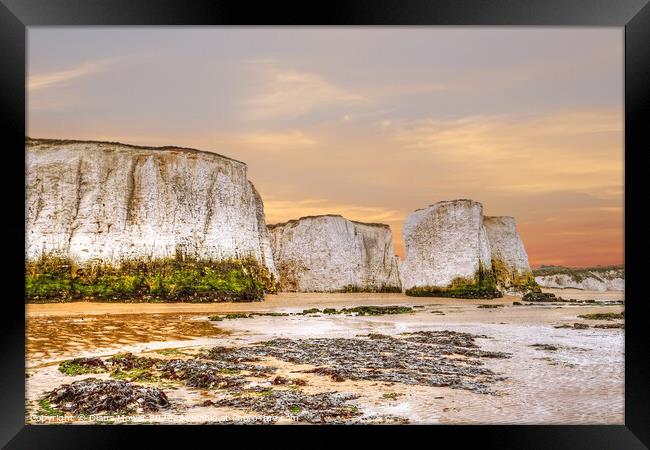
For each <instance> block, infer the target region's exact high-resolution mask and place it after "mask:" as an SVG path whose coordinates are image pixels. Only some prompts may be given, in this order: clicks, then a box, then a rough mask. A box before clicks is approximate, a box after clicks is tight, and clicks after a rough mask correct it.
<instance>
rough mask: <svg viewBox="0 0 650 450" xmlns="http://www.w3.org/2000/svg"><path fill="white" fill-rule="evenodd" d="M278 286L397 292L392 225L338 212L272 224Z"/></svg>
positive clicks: (326, 290) (297, 289)
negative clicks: (344, 216) (355, 218)
mask: <svg viewBox="0 0 650 450" xmlns="http://www.w3.org/2000/svg"><path fill="white" fill-rule="evenodd" d="M268 228H269V232H270V235H271V247H272V249H273V257H274V260H275V263H276V265H277V267H278V271H279V273H280V290H284V291H298V292H335V291H375V292H376V291H399V290H400V279H399V273H398V271H399V269H398V261H397V258H396V257H395V255H394V251H393V238H392V235H391V231H390V227H388V225H383V224H366V223H361V222H353V221H351V220H347V219H345V218H343V217H341V216H338V215H325V216H316V217H303V218H300V219H298V220H292V221H289V222H287V223H282V224H276V225H269V227H268Z"/></svg>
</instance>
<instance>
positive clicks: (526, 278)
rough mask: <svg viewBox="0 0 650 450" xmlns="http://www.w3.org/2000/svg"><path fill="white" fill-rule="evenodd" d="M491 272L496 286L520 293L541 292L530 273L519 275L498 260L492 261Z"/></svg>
mask: <svg viewBox="0 0 650 450" xmlns="http://www.w3.org/2000/svg"><path fill="white" fill-rule="evenodd" d="M492 271H493V273H494V277H495V280H496V284H497V285H499V286H502V287H504V288H505V289H508V290H515V291H521V292H524V293H525V292H542V289H541V288H540V287H539V285H538V284H537V282H536V281H535V277H534V275H533V273H532V271H531V272H528V273H523V274H520V273H519V272H517V271H516V270H514V271H513V270H510V269H508V266H507V265H506V264H505V263H504V262H503V261H501V260H500V259H497V258H493V259H492Z"/></svg>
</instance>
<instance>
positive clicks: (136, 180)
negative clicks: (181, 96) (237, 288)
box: [26, 139, 277, 274]
mask: <svg viewBox="0 0 650 450" xmlns="http://www.w3.org/2000/svg"><path fill="white" fill-rule="evenodd" d="M26 152H27V171H26V175H27V200H26V209H27V211H26V227H27V245H26V257H27V259H28V260H36V259H38V258H40V257H41V256H44V255H45V256H48V255H56V256H60V257H65V258H69V259H71V260H72V261H74V262H77V263H80V264H83V263H86V262H98V261H101V262H105V263H111V264H119V263H121V262H122V261H124V260H129V259H145V258H169V257H177V256H180V257H189V258H197V259H205V260H210V259H217V260H218V259H223V258H240V257H246V256H251V257H254V258H255V259H257V260H258V261H259V262H261V263H262V264H263V265H264V266H265V267H266V268H267V269H268V270H269V271H270V272H271V273H274V274H277V272H276V271H275V266H274V264H273V260H272V258H271V255H270V251H269V250H270V246H269V242H268V234H267V230H266V227H265V226H264V206H263V204H262V201H261V198H260V196H259V194H258V193H257V192H256V190H255V188H254V187H253V185H252V184H251V183H250V182H249V181H248V179H247V178H246V177H247V166H246V164H244V163H243V162H240V161H236V160H234V159H230V158H227V157H225V156H221V155H218V154H215V153H210V152H204V151H199V150H193V149H185V148H177V147H160V148H151V147H137V146H132V145H124V144H119V143H107V142H81V141H59V140H49V139H27V141H26Z"/></svg>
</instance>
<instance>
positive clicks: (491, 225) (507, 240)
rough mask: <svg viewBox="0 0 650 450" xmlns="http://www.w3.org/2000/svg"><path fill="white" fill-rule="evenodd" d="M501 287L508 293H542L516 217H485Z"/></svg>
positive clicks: (493, 266) (484, 223)
mask: <svg viewBox="0 0 650 450" xmlns="http://www.w3.org/2000/svg"><path fill="white" fill-rule="evenodd" d="M483 225H484V226H485V230H486V231H487V236H488V241H489V242H490V251H491V258H492V271H493V273H494V277H495V279H496V283H497V286H498V287H499V288H500V289H501V290H503V291H505V292H508V293H522V292H524V293H525V292H529V291H535V292H539V291H540V289H539V286H538V285H537V283H536V282H535V278H534V277H533V272H532V271H531V269H530V265H529V263H528V254H527V253H526V249H525V248H524V243H523V241H522V240H521V237H519V233H517V228H516V223H515V219H514V217H508V216H501V217H490V216H485V217H484V218H483Z"/></svg>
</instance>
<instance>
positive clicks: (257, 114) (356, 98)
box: [245, 60, 366, 119]
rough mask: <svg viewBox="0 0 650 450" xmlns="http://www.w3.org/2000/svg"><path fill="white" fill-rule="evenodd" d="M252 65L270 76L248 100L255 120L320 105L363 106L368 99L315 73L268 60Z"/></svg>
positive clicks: (302, 111)
mask: <svg viewBox="0 0 650 450" xmlns="http://www.w3.org/2000/svg"><path fill="white" fill-rule="evenodd" d="M250 64H253V65H254V66H255V67H256V69H257V70H261V71H262V72H263V73H264V75H265V76H266V81H265V84H264V87H263V89H262V91H261V92H259V93H258V94H257V95H255V96H254V97H253V98H251V99H249V100H247V101H246V105H245V106H246V107H247V109H248V113H249V114H250V116H251V117H252V118H254V119H271V118H287V117H296V116H299V115H302V114H305V113H308V112H311V111H313V110H314V109H317V108H319V107H325V106H332V105H337V106H349V105H359V104H362V103H363V102H364V101H365V100H366V99H365V98H364V97H363V96H362V95H360V94H358V93H356V92H353V91H351V90H349V89H346V88H344V87H341V86H337V85H336V84H334V83H332V82H331V81H329V80H327V79H325V78H324V77H322V76H320V75H318V74H315V73H310V72H303V71H297V70H291V69H284V68H280V67H278V66H277V65H276V64H275V63H274V62H272V61H268V60H263V61H255V62H254V63H250Z"/></svg>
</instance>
